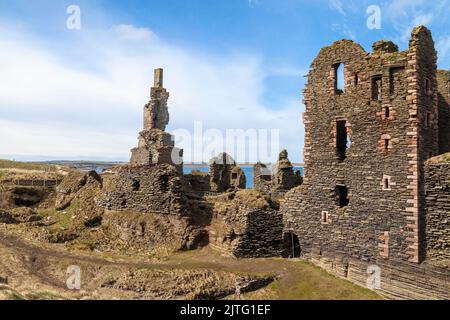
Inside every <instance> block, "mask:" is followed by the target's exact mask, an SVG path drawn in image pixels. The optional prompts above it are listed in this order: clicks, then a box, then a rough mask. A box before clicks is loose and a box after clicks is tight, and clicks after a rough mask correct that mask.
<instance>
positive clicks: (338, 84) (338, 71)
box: [334, 63, 345, 94]
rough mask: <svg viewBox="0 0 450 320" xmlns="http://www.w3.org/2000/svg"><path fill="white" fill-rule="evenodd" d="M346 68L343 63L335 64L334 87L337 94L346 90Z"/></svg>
mask: <svg viewBox="0 0 450 320" xmlns="http://www.w3.org/2000/svg"><path fill="white" fill-rule="evenodd" d="M344 68H345V66H344V64H343V63H337V64H335V65H334V89H335V92H336V94H341V93H343V92H344V91H345V77H344Z"/></svg>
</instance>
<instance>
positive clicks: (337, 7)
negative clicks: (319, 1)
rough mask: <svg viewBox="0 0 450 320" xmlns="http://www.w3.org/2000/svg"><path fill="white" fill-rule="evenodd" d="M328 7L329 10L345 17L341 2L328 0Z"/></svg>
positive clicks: (339, 0)
mask: <svg viewBox="0 0 450 320" xmlns="http://www.w3.org/2000/svg"><path fill="white" fill-rule="evenodd" d="M328 5H329V7H330V8H331V9H333V10H335V11H337V12H339V13H340V14H342V15H344V16H345V15H346V13H345V10H344V4H343V3H342V1H341V0H328Z"/></svg>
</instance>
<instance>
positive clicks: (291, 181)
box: [253, 150, 303, 195]
mask: <svg viewBox="0 0 450 320" xmlns="http://www.w3.org/2000/svg"><path fill="white" fill-rule="evenodd" d="M302 182H303V179H302V177H301V176H300V171H298V170H296V171H294V169H293V166H292V163H291V162H290V161H289V158H288V152H287V151H286V150H283V151H281V153H280V155H279V156H278V161H277V162H276V163H275V164H274V165H273V167H272V170H270V169H269V168H268V167H267V165H265V164H263V163H260V162H258V163H257V164H256V165H255V166H254V167H253V188H254V189H255V190H259V191H262V192H266V193H268V194H272V195H277V194H278V195H284V193H286V192H287V191H289V190H290V189H292V188H295V187H297V186H299V185H301V184H302Z"/></svg>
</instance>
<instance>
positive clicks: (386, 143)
mask: <svg viewBox="0 0 450 320" xmlns="http://www.w3.org/2000/svg"><path fill="white" fill-rule="evenodd" d="M389 146H390V140H389V139H384V150H389Z"/></svg>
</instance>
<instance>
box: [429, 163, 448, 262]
mask: <svg viewBox="0 0 450 320" xmlns="http://www.w3.org/2000/svg"><path fill="white" fill-rule="evenodd" d="M449 160H450V154H445V155H443V156H440V157H436V158H432V159H430V160H428V161H427V163H426V165H425V191H426V215H425V221H426V229H425V234H426V238H425V240H426V248H427V250H426V253H427V260H433V261H436V262H438V263H439V262H442V263H445V262H446V264H447V265H448V266H450V162H449Z"/></svg>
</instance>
